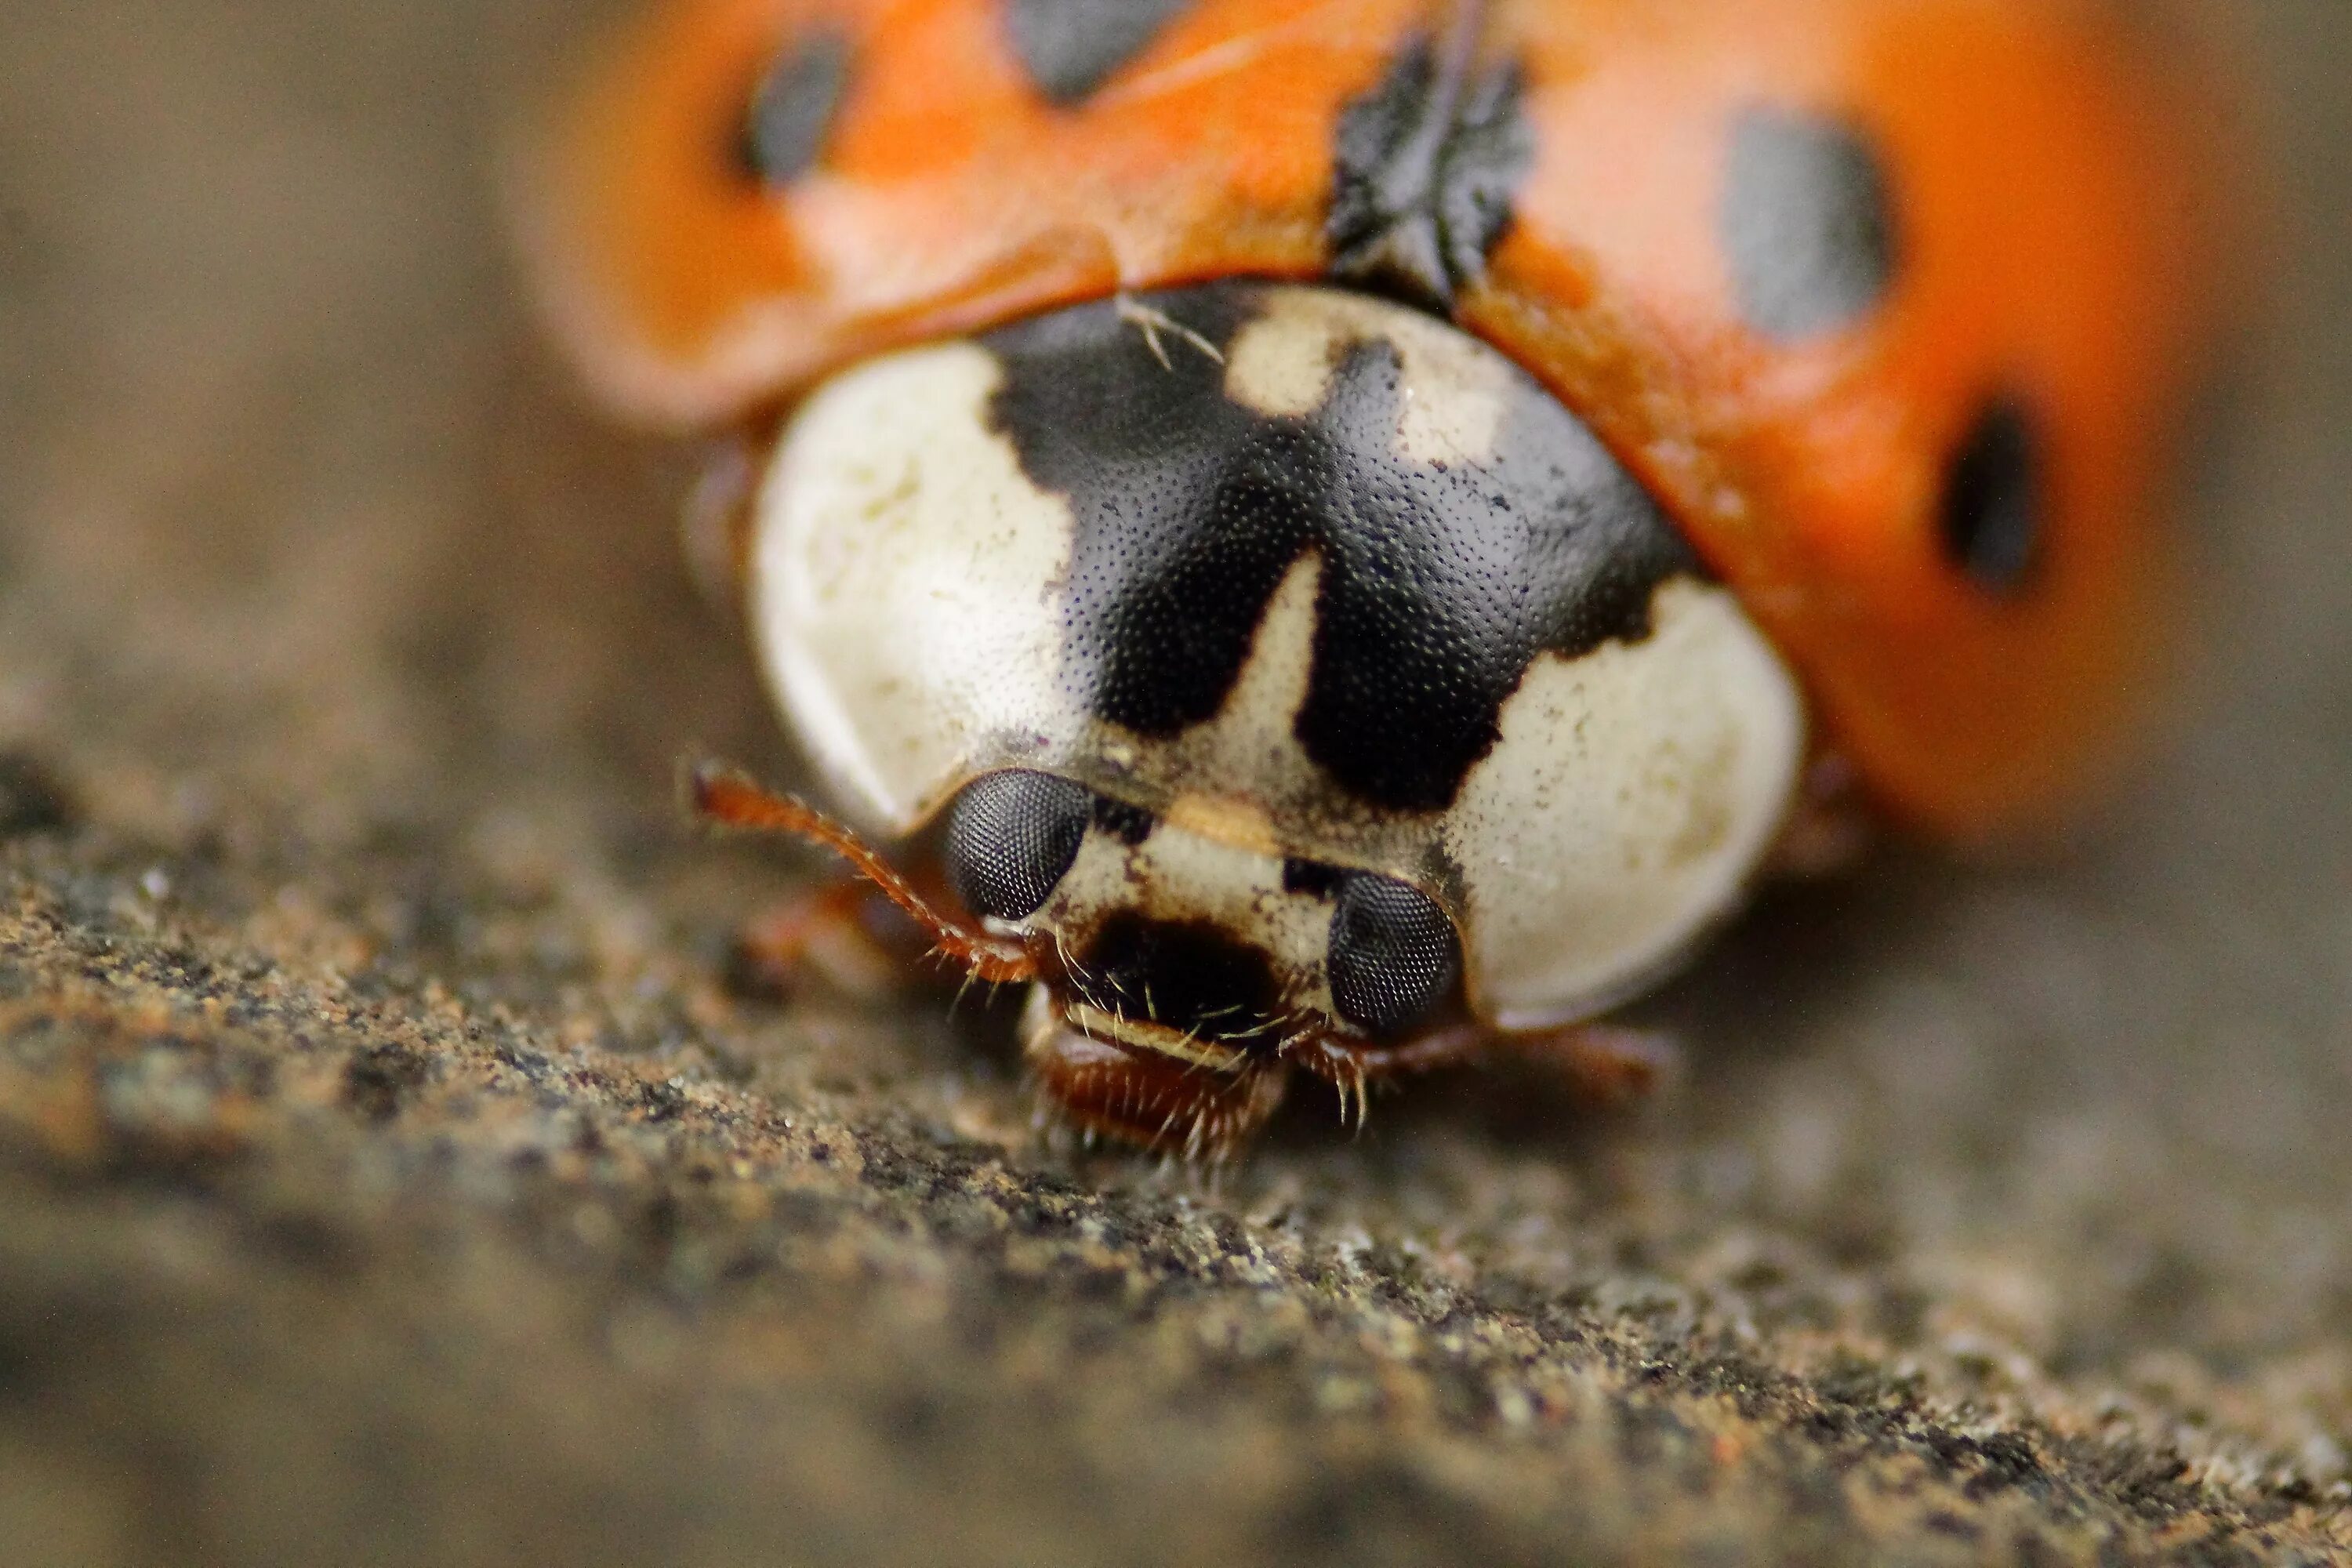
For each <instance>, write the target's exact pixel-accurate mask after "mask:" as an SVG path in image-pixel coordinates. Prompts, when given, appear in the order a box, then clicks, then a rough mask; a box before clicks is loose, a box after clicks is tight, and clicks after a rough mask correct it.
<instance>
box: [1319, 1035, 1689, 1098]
mask: <svg viewBox="0 0 2352 1568" xmlns="http://www.w3.org/2000/svg"><path fill="white" fill-rule="evenodd" d="M1504 1056H1518V1057H1522V1058H1528V1059H1531V1060H1534V1061H1537V1062H1540V1063H1541V1064H1543V1066H1544V1067H1546V1068H1549V1069H1550V1070H1552V1071H1554V1072H1557V1073H1558V1074H1559V1077H1560V1079H1562V1081H1563V1082H1565V1083H1566V1084H1567V1085H1568V1086H1569V1088H1570V1090H1571V1091H1572V1092H1573V1093H1574V1094H1575V1095H1576V1097H1577V1098H1578V1099H1579V1100H1582V1101H1584V1102H1586V1103H1587V1104H1590V1105H1593V1106H1598V1107H1614V1106H1620V1105H1624V1104H1628V1103H1630V1102H1632V1101H1634V1100H1640V1099H1642V1098H1643V1097H1644V1096H1647V1095H1649V1094H1651V1093H1653V1092H1654V1091H1655V1090H1656V1089H1659V1088H1660V1087H1661V1086H1662V1085H1664V1083H1665V1082H1666V1081H1667V1079H1670V1078H1672V1077H1673V1076H1674V1075H1675V1072H1676V1070H1677V1068H1679V1067H1680V1065H1681V1052H1680V1050H1679V1049H1678V1048H1677V1047H1675V1043H1674V1041H1673V1040H1672V1039H1671V1038H1670V1037H1667V1036H1665V1035H1663V1034H1660V1033H1658V1032H1656V1031H1654V1030H1650V1029H1634V1028H1628V1027H1626V1026H1623V1025H1621V1024H1610V1023H1601V1022H1593V1023H1582V1024H1565V1025H1561V1026H1559V1027H1557V1028H1549V1029H1519V1030H1509V1029H1493V1028H1488V1027H1486V1026H1484V1025H1480V1024H1473V1023H1460V1024H1449V1025H1446V1026H1443V1027H1440V1028H1436V1029H1433V1030H1431V1031H1429V1032H1428V1033H1426V1034H1423V1035H1418V1036H1415V1037H1412V1038H1411V1039H1407V1040H1401V1041H1397V1042H1395V1043H1392V1044H1381V1043H1379V1042H1375V1041H1371V1040H1363V1039H1350V1038H1347V1037H1339V1036H1328V1037H1324V1038H1322V1039H1319V1040H1316V1041H1313V1042H1310V1043H1308V1044H1307V1045H1306V1046H1305V1047H1302V1048H1301V1049H1300V1050H1299V1052H1298V1055H1297V1060H1298V1062H1299V1064H1300V1065H1301V1066H1303V1067H1305V1068H1307V1070H1308V1071H1310V1072H1312V1073H1314V1074H1315V1075H1316V1076H1317V1077H1318V1078H1321V1079H1325V1080H1327V1081H1328V1082H1329V1083H1330V1084H1331V1085H1332V1086H1333V1087H1334V1088H1336V1089H1339V1093H1340V1096H1341V1098H1342V1100H1350V1099H1352V1100H1355V1101H1356V1103H1357V1110H1358V1116H1359V1119H1360V1116H1361V1109H1362V1100H1363V1097H1364V1094H1365V1091H1366V1089H1369V1087H1370V1085H1372V1084H1374V1083H1378V1082H1381V1081H1383V1080H1385V1079H1391V1078H1396V1077H1399V1076H1402V1075H1403V1074H1406V1073H1416V1072H1429V1071H1432V1070H1434V1069H1436V1068H1449V1067H1457V1066H1463V1065H1467V1064H1471V1063H1475V1062H1478V1061H1482V1060H1487V1061H1491V1060H1495V1059H1496V1058H1501V1057H1504Z"/></svg>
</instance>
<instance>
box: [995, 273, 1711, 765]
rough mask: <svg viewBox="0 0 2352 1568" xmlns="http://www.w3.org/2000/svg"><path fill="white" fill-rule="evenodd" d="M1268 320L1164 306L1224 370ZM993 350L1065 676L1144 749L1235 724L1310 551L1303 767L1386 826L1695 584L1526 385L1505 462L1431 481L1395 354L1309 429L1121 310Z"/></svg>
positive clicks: (1620, 486)
mask: <svg viewBox="0 0 2352 1568" xmlns="http://www.w3.org/2000/svg"><path fill="white" fill-rule="evenodd" d="M1266 298H1267V290H1266V289H1265V288H1264V287H1263V286H1261V285H1255V284H1248V283H1240V282H1224V283H1213V284H1208V285H1204V286H1202V287H1199V288H1195V289H1181V290H1171V291H1168V292H1165V293H1160V294H1155V295H1151V296H1149V297H1148V298H1147V299H1146V300H1145V301H1144V302H1145V303H1147V304H1149V305H1150V307H1151V308H1153V309H1155V310H1160V311H1162V312H1164V313H1166V314H1167V315H1168V316H1170V317H1171V318H1172V319H1173V320H1174V321H1178V322H1180V323H1181V324H1182V325H1183V326H1185V327H1188V328H1191V329H1192V331H1196V332H1198V333H1200V334H1201V335H1202V337H1203V338H1204V339H1206V340H1208V341H1209V342H1213V343H1214V344H1216V345H1218V347H1219V349H1220V350H1221V351H1222V350H1223V348H1225V347H1226V346H1227V345H1229V344H1230V343H1231V342H1233V340H1234V336H1235V334H1236V332H1237V331H1238V330H1239V329H1240V328H1241V326H1242V325H1243V324H1244V322H1245V321H1248V320H1250V319H1251V318H1253V317H1255V315H1256V314H1257V313H1258V311H1259V310H1261V309H1262V308H1263V305H1264V302H1265V300H1266ZM984 341H985V342H986V343H987V345H988V346H989V347H990V348H991V349H992V350H993V352H994V353H995V354H996V355H997V357H998V359H999V360H1000V362H1001V363H1002V365H1003V380H1002V381H1001V383H1000V384H999V387H998V390H997V392H996V394H995V396H994V399H993V401H992V408H991V416H992V419H993V421H994V423H995V425H996V426H997V427H998V428H999V429H1001V430H1003V431H1004V432H1005V433H1006V434H1007V436H1008V437H1010V438H1011V440H1012V441H1013V445H1014V447H1015V448H1016V450H1017V451H1018V452H1019V454H1020V458H1021V463H1022V466H1023V468H1024V470H1025V471H1026V472H1027V474H1028V475H1029V477H1030V479H1032V480H1033V481H1034V482H1035V483H1036V484H1037V485H1038V486H1039V487H1040V488H1042V489H1048V490H1052V491H1055V492H1057V493H1059V494H1061V495H1064V496H1066V497H1067V498H1068V499H1069V502H1070V508H1071V513H1072V518H1073V521H1074V525H1075V535H1074V538H1073V541H1072V547H1071V555H1070V565H1069V573H1068V587H1067V592H1066V599H1065V605H1066V609H1065V616H1066V623H1065V631H1064V636H1065V638H1066V642H1065V655H1064V660H1063V669H1064V679H1066V680H1067V681H1069V682H1070V684H1071V691H1072V695H1073V697H1074V698H1075V699H1076V700H1079V701H1080V702H1083V703H1084V704H1086V705H1087V707H1088V708H1089V709H1091V710H1092V711H1093V712H1094V713H1096V714H1097V716H1098V717H1100V718H1102V719H1105V720H1107V721H1110V722H1112V723H1116V724H1119V725H1122V726H1124V727H1126V728H1127V729H1129V730H1132V731H1139V732H1141V733H1143V734H1147V735H1161V736H1165V735H1173V734H1175V733H1177V732H1178V731H1182V730H1184V729H1185V728H1187V727H1189V726H1191V725H1193V724H1198V723H1200V722H1202V721H1204V720H1207V719H1209V718H1211V717H1213V716H1214V715H1215V713H1216V712H1217V710H1219V709H1220V708H1221V707H1223V704H1224V701H1225V699H1226V697H1227V695H1228V694H1229V693H1230V692H1231V690H1232V689H1233V687H1234V681H1235V679H1237V678H1238V677H1239V675H1240V673H1241V669H1242V666H1243V664H1244V661H1245V660H1246V659H1247V658H1248V654H1249V650H1250V647H1251V643H1252V640H1253V638H1254V637H1255V633H1256V630H1257V626H1258V623H1259V622H1260V621H1261V620H1262V619H1263V618H1264V616H1265V609H1266V605H1267V602H1268V601H1269V600H1270V599H1271V598H1272V596H1273V595H1274V592H1275V589H1276V586H1277V585H1278V584H1280V583H1281V581H1282V579H1283V577H1284V575H1285V574H1286V573H1287V572H1288V571H1289V570H1290V568H1291V567H1292V565H1293V564H1294V563H1297V561H1299V560H1300V559H1301V558H1302V557H1304V556H1306V555H1307V554H1308V553H1309V552H1312V553H1313V554H1314V555H1315V557H1316V558H1317V559H1318V562H1319V563H1320V568H1321V570H1320V581H1319V586H1318V590H1317V598H1316V605H1315V613H1316V626H1315V636H1314V644H1313V647H1314V653H1313V661H1314V662H1313V668H1312V670H1311V673H1310V677H1309V680H1308V684H1307V698H1306V700H1305V702H1304V703H1303V705H1302V706H1301V707H1300V709H1299V711H1298V713H1297V716H1296V719H1295V721H1294V725H1293V728H1294V732H1295V733H1296V735H1297V739H1298V741H1299V743H1300V745H1301V747H1302V748H1303V749H1304V750H1305V752H1306V753H1307V756H1308V757H1309V758H1311V759H1312V760H1313V761H1315V762H1316V763H1318V764H1319V765H1321V766H1322V767H1323V768H1324V769H1325V770H1326V771H1327V772H1328V773H1329V774H1330V775H1331V776H1332V778H1333V779H1334V780H1335V781H1337V782H1338V783H1339V784H1340V785H1342V786H1343V787H1345V788H1347V789H1349V791H1351V792H1353V793H1354V794H1355V795H1358V796H1359V797H1360V798H1361V799H1364V800H1366V801H1368V802H1370V803H1371V804H1374V805H1381V806H1386V807H1391V808H1393V809H1398V810H1411V811H1433V810H1438V809H1442V808H1443V807H1444V806H1445V805H1448V804H1449V803H1451V802H1452V800H1453V799H1454V795H1455V793H1456V792H1457V791H1458V790H1459V789H1460V788H1461V785H1462V781H1463V778H1464V777H1465V775H1466V774H1467V773H1468V772H1469V770H1470V769H1471V767H1472V766H1473V765H1474V764H1475V763H1476V762H1477V761H1478V759H1479V758H1480V757H1482V756H1484V755H1486V752H1487V751H1488V750H1489V749H1490V748H1491V747H1492V746H1493V745H1494V743H1495V742H1496V739H1497V737H1498V736H1499V734H1500V729H1499V720H1500V713H1501V710H1502V705H1503V703H1504V701H1505V700H1506V699H1507V698H1508V697H1509V696H1510V694H1511V692H1512V691H1513V690H1515V689H1517V686H1518V684H1519V680H1520V678H1521V677H1522V676H1523V675H1524V674H1525V672H1526V670H1527V668H1528V664H1529V663H1530V662H1531V661H1533V660H1534V658H1536V656H1537V655H1538V653H1541V652H1544V651H1546V650H1549V651H1552V652H1556V653H1559V654H1561V655H1563V656H1565V657H1569V658H1574V657H1576V656H1578V655H1580V654H1583V653H1586V652H1589V651H1591V649H1592V648H1594V647H1599V646H1600V645H1601V644H1602V643H1604V642H1609V641H1612V640H1619V639H1625V640H1630V639H1636V638H1639V637H1644V636H1646V635H1647V634H1648V631H1649V625H1650V620H1649V616H1650V602H1651V596H1652V595H1653V593H1654V591H1655V589H1656V587H1657V585H1658V584H1659V583H1661V582H1662V581H1664V579H1665V578H1667V577H1669V576H1672V575H1675V574H1696V572H1697V570H1698V566H1697V563H1696V560H1695V558H1694V557H1693V556H1692V554H1691V552H1690V551H1689V549H1688V547H1687V546H1686V545H1685V543H1684V542H1683V541H1682V539H1681V538H1680V537H1679V536H1678V535H1677V534H1676V533H1675V531H1674V530H1673V529H1672V528H1671V527H1670V526H1668V524H1667V523H1666V521H1665V520H1664V517H1663V516H1662V515H1661V514H1660V512H1659V510H1658V509H1657V506H1656V504H1655V503H1654V501H1653V500H1651V499H1650V497H1649V495H1648V494H1647V493H1646V492H1644V491H1643V489H1642V488H1641V486H1640V485H1639V484H1637V483H1636V482H1635V481H1634V480H1633V477H1632V476H1631V475H1629V474H1627V473H1626V471H1625V470H1624V469H1623V468H1621V467H1620V466H1619V465H1618V464H1617V462H1616V460H1615V459H1614V458H1612V457H1611V456H1610V454H1609V452H1608V450H1607V449H1606V448H1605V447H1602V446H1601V443H1600V441H1599V440H1598V439H1597V438H1596V437H1594V436H1593V435H1592V433H1591V431H1590V430H1588V429H1586V428H1585V426H1583V425H1582V424H1581V423H1580V422H1579V421H1578V420H1577V419H1576V417H1575V416H1573V415H1571V414H1570V413H1569V412H1568V410H1567V409H1566V408H1564V407H1562V406H1561V405H1559V402H1558V401H1557V400H1556V399H1554V398H1553V397H1551V396H1550V395H1549V394H1547V393H1546V392H1545V391H1544V390H1543V389H1542V388H1541V387H1540V386H1538V384H1536V383H1535V382H1534V381H1533V380H1532V379H1531V378H1529V377H1528V376H1527V375H1526V374H1523V373H1521V372H1519V371H1517V370H1516V369H1514V368H1510V367H1508V366H1507V365H1500V364H1499V363H1498V369H1500V370H1502V371H1503V373H1504V374H1503V376H1502V378H1501V382H1500V384H1501V386H1502V396H1503V400H1504V404H1505V407H1504V410H1503V413H1502V416H1501V419H1500V427H1499V430H1498V432H1497V435H1496V445H1495V447H1494V450H1493V453H1492V456H1491V457H1490V458H1488V459H1487V460H1486V461H1484V462H1475V463H1474V462H1456V463H1452V464H1446V465H1436V464H1420V463H1415V462H1412V461H1411V460H1409V459H1407V458H1404V457H1402V456H1401V455H1400V453H1399V451H1398V432H1399V428H1400V425H1401V422H1402V388H1401V385H1400V383H1401V381H1402V363H1401V362H1400V360H1399V357H1398V354H1397V351H1396V349H1395V347H1394V346H1393V345H1392V344H1391V343H1389V342H1384V341H1377V340H1375V341H1365V342H1356V343H1352V344H1349V345H1348V346H1347V347H1346V348H1345V349H1344V350H1343V351H1341V352H1340V353H1339V361H1338V363H1337V364H1336V365H1335V366H1334V368H1333V370H1332V373H1331V376H1330V382H1329V392H1328V396H1327V398H1326V400H1325V403H1324V405H1323V406H1322V407H1321V408H1320V409H1318V410H1317V411H1316V412H1315V413H1314V414H1313V415H1311V416H1307V417H1305V418H1297V419H1292V418H1269V417H1267V416H1265V415H1262V414H1259V413H1256V412H1255V411H1254V410H1252V409H1249V408H1247V407H1244V406H1243V405H1240V404H1238V403H1235V402H1234V401H1233V400H1232V399H1230V398H1228V397H1227V396H1226V395H1225V390H1224V372H1223V366H1222V365H1221V364H1219V363H1217V362H1216V361H1215V360H1213V359H1212V358H1211V357H1210V356H1208V355H1207V354H1177V355H1174V356H1172V358H1171V361H1170V363H1168V364H1167V365H1162V364H1161V363H1160V361H1159V360H1158V359H1157V358H1156V357H1154V356H1153V354H1152V353H1151V352H1150V348H1149V347H1148V346H1147V345H1146V344H1145V343H1144V342H1143V340H1142V338H1141V337H1140V335H1139V334H1138V333H1137V332H1136V331H1134V330H1133V329H1132V328H1130V327H1129V326H1128V325H1127V323H1126V321H1124V320H1123V319H1122V317H1121V315H1120V313H1119V312H1118V310H1117V308H1116V306H1115V305H1114V304H1113V303H1112V302H1108V301H1105V302H1102V303H1099V304H1092V305H1082V306H1078V307H1076V308H1075V309H1072V310H1063V311H1058V312H1056V313H1055V314H1053V315H1050V316H1045V317H1040V318H1038V319H1037V320H1035V321H1028V322H1024V323H1022V324H1020V325H1018V326H1014V327H1010V328H1006V329H1004V330H1003V331H998V332H995V333H992V334H991V335H990V336H989V337H988V338H987V339H986V340H984Z"/></svg>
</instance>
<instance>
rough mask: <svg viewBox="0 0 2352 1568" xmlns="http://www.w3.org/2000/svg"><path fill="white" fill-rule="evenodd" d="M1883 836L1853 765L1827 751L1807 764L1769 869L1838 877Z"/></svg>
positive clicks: (1788, 873)
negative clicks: (1879, 835) (1864, 797)
mask: <svg viewBox="0 0 2352 1568" xmlns="http://www.w3.org/2000/svg"><path fill="white" fill-rule="evenodd" d="M1877 836H1878V825H1877V822H1876V821H1875V819H1874V817H1873V816H1871V813H1870V807H1869V805H1867V804H1866V803H1865V802H1864V800H1863V798H1862V791H1861V788H1860V787H1859V785H1858V784H1857V783H1856V781H1855V778H1854V772H1853V764H1852V763H1849V762H1847V761H1846V760H1845V758H1844V757H1843V756H1841V755H1840V754H1839V753H1837V752H1822V753H1821V754H1820V755H1818V756H1816V757H1815V758H1813V760H1812V761H1811V763H1808V764H1807V765H1806V768H1805V776H1804V778H1803V780H1802V781H1801V783H1800V784H1799V785H1798V793H1797V799H1796V803H1795V804H1794V805H1792V806H1790V809H1789V820H1788V821H1787V822H1785V823H1783V824H1781V826H1780V838H1779V840H1778V841H1777V842H1775V843H1774V844H1773V846H1772V848H1771V851H1770V853H1769V855H1768V856H1767V857H1766V858H1765V862H1764V869H1765V871H1766V873H1767V874H1769V875H1772V876H1780V877H1796V878H1804V879H1812V878H1818V877H1833V876H1836V875H1838V874H1839V873H1840V872H1843V871H1847V870H1850V869H1852V868H1853V865H1854V863H1855V862H1856V861H1858V860H1860V859H1861V858H1862V856H1863V852H1864V850H1866V849H1868V848H1869V847H1870V845H1871V841H1872V840H1873V839H1874V838H1875V837H1877Z"/></svg>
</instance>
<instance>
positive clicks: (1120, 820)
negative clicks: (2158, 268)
mask: <svg viewBox="0 0 2352 1568" xmlns="http://www.w3.org/2000/svg"><path fill="white" fill-rule="evenodd" d="M1159 825H1160V823H1159V819H1158V818H1156V817H1154V816H1152V815H1151V814H1150V812H1148V811H1146V810H1144V809H1143V807H1141V806H1139V805H1128V804H1127V802H1125V801H1123V800H1113V799H1111V797H1110V796H1108V795H1097V796H1095V826H1097V827H1099V828H1101V829H1102V830H1103V831H1104V832H1105V833H1108V834H1109V835H1110V836H1111V837H1113V838H1116V839H1118V841H1119V842H1120V843H1121V844H1124V845H1126V846H1127V847H1129V848H1130V849H1131V848H1133V847H1135V846H1137V845H1139V844H1140V843H1142V842H1143V841H1144V840H1145V839H1147V838H1149V837H1151V830H1152V829H1153V828H1154V827H1157V826H1159Z"/></svg>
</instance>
